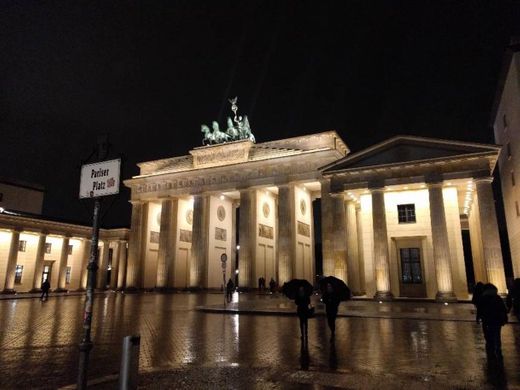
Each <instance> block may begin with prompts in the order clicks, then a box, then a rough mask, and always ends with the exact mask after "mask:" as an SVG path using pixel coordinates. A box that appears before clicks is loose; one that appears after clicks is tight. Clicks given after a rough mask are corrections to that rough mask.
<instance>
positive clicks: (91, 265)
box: [78, 198, 101, 390]
mask: <svg viewBox="0 0 520 390" xmlns="http://www.w3.org/2000/svg"><path fill="white" fill-rule="evenodd" d="M100 209H101V200H100V199H99V198H95V199H94V217H93V219H92V245H91V246H90V258H89V262H88V267H87V269H88V276H87V292H86V299H85V312H84V315H83V338H82V340H81V343H80V344H79V371H78V389H81V390H83V389H86V388H87V370H88V358H89V354H90V350H91V349H92V340H91V339H90V330H91V324H92V306H93V304H94V300H93V298H94V288H95V286H96V273H97V269H98V242H99V211H100Z"/></svg>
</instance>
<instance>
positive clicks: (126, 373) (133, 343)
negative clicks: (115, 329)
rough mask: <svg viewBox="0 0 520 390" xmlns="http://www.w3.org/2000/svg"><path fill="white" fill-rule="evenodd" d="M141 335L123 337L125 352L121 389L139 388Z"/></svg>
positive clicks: (121, 371) (120, 372) (120, 371)
mask: <svg viewBox="0 0 520 390" xmlns="http://www.w3.org/2000/svg"><path fill="white" fill-rule="evenodd" d="M140 343H141V336H126V337H125V338H124V339H123V354H122V355H121V369H120V370H119V390H135V389H137V378H138V371H139V345H140Z"/></svg>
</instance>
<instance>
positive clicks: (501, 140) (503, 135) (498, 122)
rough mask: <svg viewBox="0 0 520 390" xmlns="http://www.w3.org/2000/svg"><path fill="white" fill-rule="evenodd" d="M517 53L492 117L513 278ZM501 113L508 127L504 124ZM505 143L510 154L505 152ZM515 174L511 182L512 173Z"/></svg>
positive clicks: (519, 164) (518, 160) (519, 221)
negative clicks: (497, 146)
mask: <svg viewBox="0 0 520 390" xmlns="http://www.w3.org/2000/svg"><path fill="white" fill-rule="evenodd" d="M518 107H520V53H515V55H514V57H513V59H512V61H511V66H510V68H509V73H508V75H507V78H506V81H505V84H504V90H503V92H502V98H501V101H500V105H499V107H498V110H497V116H496V118H495V123H494V130H495V141H496V143H497V144H499V145H502V146H503V149H502V152H501V154H500V158H499V159H498V163H499V167H500V178H501V185H502V195H503V198H504V209H505V215H506V221H507V232H508V236H509V246H510V248H511V260H512V262H513V270H514V275H515V278H518V277H520V217H519V216H518V215H517V211H516V205H515V202H518V203H519V207H520V110H519V109H518ZM504 116H505V119H506V122H507V127H505V126H504ZM507 144H509V145H510V149H511V156H508V150H507ZM512 174H513V175H514V176H515V185H513V182H512V177H511V175H512Z"/></svg>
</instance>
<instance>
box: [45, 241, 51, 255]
mask: <svg viewBox="0 0 520 390" xmlns="http://www.w3.org/2000/svg"><path fill="white" fill-rule="evenodd" d="M51 250H52V244H51V243H50V242H46V243H45V253H47V254H49V253H51Z"/></svg>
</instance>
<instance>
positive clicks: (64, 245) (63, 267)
mask: <svg viewBox="0 0 520 390" xmlns="http://www.w3.org/2000/svg"><path fill="white" fill-rule="evenodd" d="M69 240H70V238H69V237H67V236H65V237H63V240H62V242H61V253H60V262H59V264H58V288H57V289H56V291H57V292H60V291H67V288H66V287H67V286H66V280H65V278H66V276H67V261H68V259H69Z"/></svg>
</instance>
